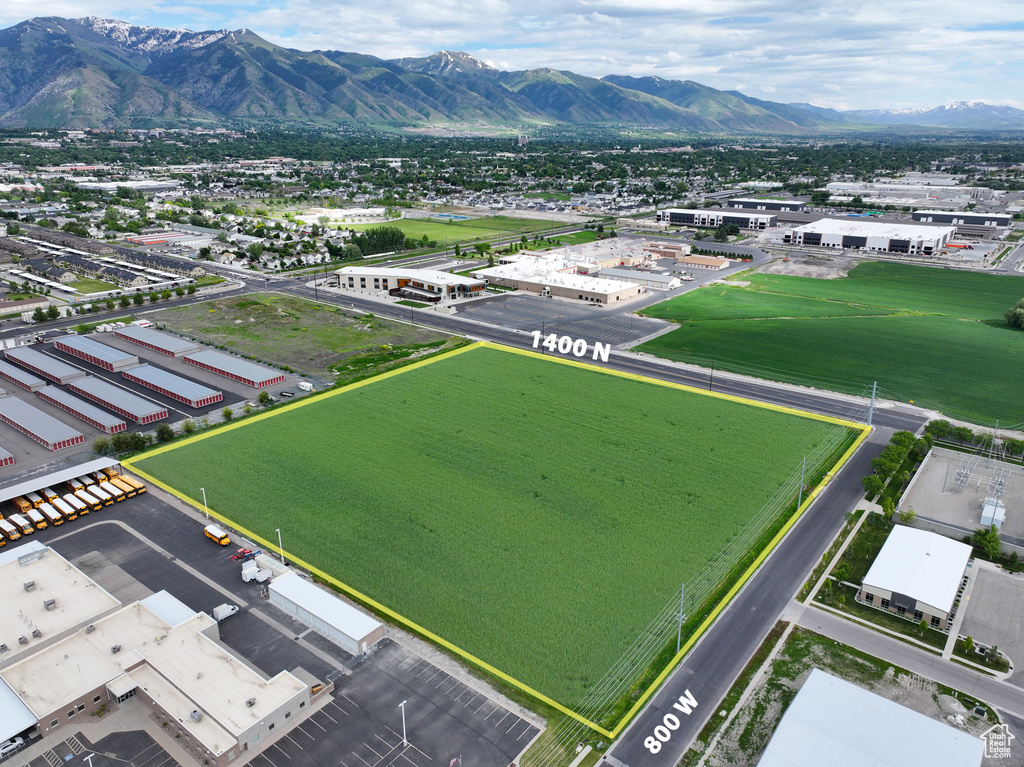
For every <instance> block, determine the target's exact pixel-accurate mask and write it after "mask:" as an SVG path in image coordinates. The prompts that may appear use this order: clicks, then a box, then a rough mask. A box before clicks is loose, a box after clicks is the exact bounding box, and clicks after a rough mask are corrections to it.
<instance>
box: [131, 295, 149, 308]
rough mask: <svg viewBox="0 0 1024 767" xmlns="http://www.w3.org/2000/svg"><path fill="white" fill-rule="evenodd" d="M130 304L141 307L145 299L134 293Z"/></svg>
mask: <svg viewBox="0 0 1024 767" xmlns="http://www.w3.org/2000/svg"><path fill="white" fill-rule="evenodd" d="M132 303H133V304H135V305H136V306H142V305H143V304H144V303H146V299H145V298H144V297H143V295H142V294H141V293H136V294H135V295H134V296H132Z"/></svg>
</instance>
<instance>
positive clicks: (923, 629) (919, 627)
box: [917, 618, 928, 634]
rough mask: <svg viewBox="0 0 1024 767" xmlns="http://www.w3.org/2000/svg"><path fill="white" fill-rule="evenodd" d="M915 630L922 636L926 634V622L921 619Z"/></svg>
mask: <svg viewBox="0 0 1024 767" xmlns="http://www.w3.org/2000/svg"><path fill="white" fill-rule="evenodd" d="M917 630H918V631H920V632H921V633H922V634H923V633H924V632H926V631H927V630H928V621H926V620H925V619H924V618H922V619H921V622H920V623H918V624H917Z"/></svg>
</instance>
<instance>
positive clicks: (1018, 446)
mask: <svg viewBox="0 0 1024 767" xmlns="http://www.w3.org/2000/svg"><path fill="white" fill-rule="evenodd" d="M1003 448H1004V449H1005V450H1006V452H1007V453H1009V454H1010V457H1011V458H1013V456H1015V455H1017V453H1021V454H1022V455H1024V439H1015V438H1013V437H1008V438H1006V439H1004V440H1003Z"/></svg>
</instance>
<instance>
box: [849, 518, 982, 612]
mask: <svg viewBox="0 0 1024 767" xmlns="http://www.w3.org/2000/svg"><path fill="white" fill-rule="evenodd" d="M970 558H971V547H970V546H968V545H967V544H966V543H960V542H959V541H954V540H953V539H952V538H946V537H945V536H943V535H939V534H937V533H930V532H928V531H927V530H916V529H914V528H912V527H904V526H903V525H897V526H896V527H894V528H893V530H892V532H891V533H889V538H888V539H887V540H886V541H885V545H883V546H882V550H881V551H879V552H878V556H877V557H875V561H874V564H872V565H871V569H870V570H868V574H867V575H865V576H864V585H865V587H867V586H873V587H875V588H880V589H884V590H886V591H892V592H895V593H897V594H904V595H906V596H908V597H910V598H911V599H914V600H916V601H918V602H924V603H925V604H926V605H930V606H931V607H936V608H938V609H940V610H943V611H945V612H947V613H948V612H949V611H950V610H951V609H952V608H953V600H955V599H956V592H957V589H958V588H959V587H960V580H961V579H962V578H963V575H964V570H965V569H966V568H967V561H968V560H969V559H970Z"/></svg>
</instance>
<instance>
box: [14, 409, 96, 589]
mask: <svg viewBox="0 0 1024 767" xmlns="http://www.w3.org/2000/svg"><path fill="white" fill-rule="evenodd" d="M0 421H3V422H4V423H5V424H7V425H8V426H10V427H12V428H15V429H17V430H18V431H20V432H21V433H22V434H24V435H26V436H28V437H31V438H32V439H34V440H35V441H36V442H38V443H39V444H40V445H42V446H43V447H45V448H46V449H47V450H61V449H63V448H65V447H72V446H74V445H81V444H82V443H83V442H85V435H84V434H82V433H81V432H78V431H75V430H74V429H72V428H71V427H70V426H68V425H67V424H65V423H64V422H63V421H58V420H57V419H56V418H54V417H53V416H51V415H47V414H46V413H44V412H43V411H42V410H40V409H39V408H36V407H32V406H31V405H30V404H28V403H27V402H22V401H21V400H20V399H18V398H17V397H2V398H0ZM0 593H2V592H0Z"/></svg>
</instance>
